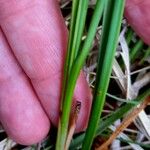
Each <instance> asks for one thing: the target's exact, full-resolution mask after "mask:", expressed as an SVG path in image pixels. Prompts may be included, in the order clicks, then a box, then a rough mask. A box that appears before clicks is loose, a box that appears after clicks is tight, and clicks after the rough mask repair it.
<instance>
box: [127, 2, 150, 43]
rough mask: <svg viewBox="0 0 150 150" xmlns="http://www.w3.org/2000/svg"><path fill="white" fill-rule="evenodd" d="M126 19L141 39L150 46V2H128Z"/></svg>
mask: <svg viewBox="0 0 150 150" xmlns="http://www.w3.org/2000/svg"><path fill="white" fill-rule="evenodd" d="M125 17H126V18H127V21H128V23H129V24H130V25H131V27H132V28H133V29H134V31H135V32H136V33H137V34H138V35H139V36H140V38H142V40H143V41H144V42H145V43H146V44H148V45H150V27H149V26H150V0H126V7H125Z"/></svg>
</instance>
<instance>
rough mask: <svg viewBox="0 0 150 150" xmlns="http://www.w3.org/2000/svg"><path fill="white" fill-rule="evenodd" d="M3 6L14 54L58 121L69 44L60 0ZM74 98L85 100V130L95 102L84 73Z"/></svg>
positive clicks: (5, 1) (82, 120) (79, 126)
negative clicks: (59, 3) (63, 71)
mask: <svg viewBox="0 0 150 150" xmlns="http://www.w3.org/2000/svg"><path fill="white" fill-rule="evenodd" d="M11 8H12V9H11ZM0 10H1V11H0V20H1V21H0V24H1V26H2V29H3V31H4V33H5V35H6V37H7V39H8V41H9V43H10V45H11V47H12V49H13V51H14V54H15V56H16V57H17V59H18V61H19V62H20V64H21V66H22V68H23V69H24V71H25V72H26V74H27V75H28V77H29V78H30V79H31V81H32V84H33V86H34V88H35V90H36V92H37V94H38V96H39V97H40V100H41V103H42V104H43V106H44V108H45V109H46V112H47V113H48V115H49V117H50V119H51V120H52V122H53V123H54V124H55V125H56V124H57V123H58V117H59V100H60V91H61V81H60V80H61V79H62V70H63V65H64V58H65V53H66V45H67V30H66V27H65V24H64V21H63V18H62V16H61V13H60V10H59V6H58V3H57V0H56V1H54V0H45V1H42V0H41V1H36V0H33V1H29V0H22V1H19V0H12V1H11V2H10V1H8V0H1V4H0ZM74 100H77V101H82V104H81V105H82V107H81V111H80V114H79V119H78V124H77V130H81V129H83V128H84V127H85V125H86V123H87V120H88V116H89V111H90V105H91V95H90V90H89V88H88V85H87V83H86V81H85V78H84V76H83V75H81V76H80V79H79V81H78V84H77V87H76V91H75V96H74Z"/></svg>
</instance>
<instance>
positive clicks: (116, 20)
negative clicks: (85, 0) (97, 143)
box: [82, 0, 125, 150]
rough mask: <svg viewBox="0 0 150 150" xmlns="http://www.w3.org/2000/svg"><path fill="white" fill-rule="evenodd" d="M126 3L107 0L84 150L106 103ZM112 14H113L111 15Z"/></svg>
mask: <svg viewBox="0 0 150 150" xmlns="http://www.w3.org/2000/svg"><path fill="white" fill-rule="evenodd" d="M124 3H125V1H122V0H114V1H112V0H107V1H106V11H105V15H104V23H103V29H102V40H101V46H100V53H99V62H98V72H97V77H96V86H95V92H94V98H93V103H92V110H91V116H90V119H89V124H88V128H87V131H86V135H85V139H84V142H83V146H82V150H90V148H91V145H92V142H93V140H94V136H95V133H96V128H97V126H98V122H99V117H100V115H101V112H102V109H103V105H104V102H105V97H106V92H107V88H108V84H109V79H110V74H111V70H112V64H113V59H114V55H115V50H116V47H117V43H118V36H119V32H120V27H121V20H122V16H123V10H124ZM110 12H112V13H110Z"/></svg>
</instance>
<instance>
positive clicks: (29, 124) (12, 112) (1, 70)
mask: <svg viewBox="0 0 150 150" xmlns="http://www.w3.org/2000/svg"><path fill="white" fill-rule="evenodd" d="M0 121H1V123H2V125H3V127H4V129H5V131H6V132H7V134H8V135H9V136H10V137H11V138H12V139H13V140H15V141H16V142H17V143H20V144H23V145H30V144H34V143H37V142H39V141H41V140H42V139H43V138H44V137H45V136H46V135H47V133H48V131H49V127H50V124H49V120H48V118H47V116H46V114H45V113H44V111H43V109H42V107H41V106H40V103H39V102H38V99H37V97H36V96H35V94H34V92H33V90H32V88H31V85H30V83H29V81H28V79H27V78H26V76H25V74H24V72H23V71H22V70H21V68H20V66H19V65H18V64H17V61H16V60H15V58H14V57H13V54H12V53H11V52H10V48H9V46H8V45H7V43H6V40H5V38H4V36H3V34H2V32H1V30H0Z"/></svg>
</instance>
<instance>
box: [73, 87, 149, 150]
mask: <svg viewBox="0 0 150 150" xmlns="http://www.w3.org/2000/svg"><path fill="white" fill-rule="evenodd" d="M149 95H150V89H148V90H147V91H145V92H144V93H143V94H141V95H140V96H138V97H137V98H136V99H135V100H131V101H133V102H135V103H133V104H131V103H127V104H125V105H123V106H121V107H120V108H118V109H117V110H116V111H114V112H113V113H111V114H110V115H109V116H108V117H105V118H107V119H100V121H99V126H98V129H97V131H96V135H95V136H97V135H100V134H101V133H102V132H103V131H105V130H106V129H107V128H108V127H109V126H110V125H112V124H113V123H114V122H115V121H116V120H118V119H120V118H122V117H123V116H124V115H125V114H127V113H128V112H129V111H131V110H132V109H133V108H134V107H136V106H137V105H138V104H140V103H141V102H142V101H144V100H145V98H146V97H147V96H149ZM84 137H85V133H83V134H81V135H79V136H77V137H76V138H75V139H73V141H72V143H71V146H70V150H73V149H75V148H77V147H79V146H81V145H82V143H83V140H84Z"/></svg>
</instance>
